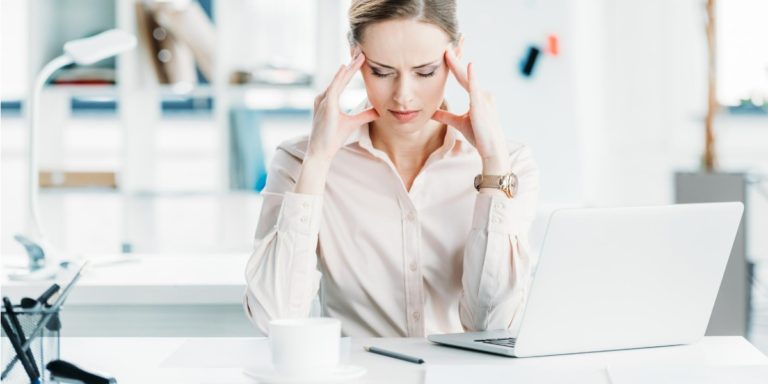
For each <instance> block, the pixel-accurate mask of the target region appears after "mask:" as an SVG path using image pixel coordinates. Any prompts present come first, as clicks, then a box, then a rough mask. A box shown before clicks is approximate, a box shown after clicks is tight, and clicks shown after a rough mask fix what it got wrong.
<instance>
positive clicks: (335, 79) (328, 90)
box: [321, 65, 345, 98]
mask: <svg viewBox="0 0 768 384" xmlns="http://www.w3.org/2000/svg"><path fill="white" fill-rule="evenodd" d="M344 67H345V66H344V65H340V66H339V69H338V70H337V71H336V74H335V75H333V79H332V80H331V83H330V84H328V88H326V89H325V91H323V93H322V94H321V95H322V97H323V98H327V97H328V95H329V94H330V93H331V91H332V89H333V87H334V84H336V83H338V82H339V79H340V78H341V76H342V73H343V72H344Z"/></svg>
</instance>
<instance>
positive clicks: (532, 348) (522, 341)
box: [428, 202, 744, 357]
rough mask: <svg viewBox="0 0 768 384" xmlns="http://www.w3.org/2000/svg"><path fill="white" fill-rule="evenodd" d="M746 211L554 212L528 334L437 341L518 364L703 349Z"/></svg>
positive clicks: (525, 328) (735, 207) (525, 323)
mask: <svg viewBox="0 0 768 384" xmlns="http://www.w3.org/2000/svg"><path fill="white" fill-rule="evenodd" d="M743 210H744V206H743V205H742V203H739V202H729V203H706V204H680V205H670V206H659V207H635V208H597V209H589V208H587V209H563V210H558V211H555V212H554V213H553V214H552V215H551V216H550V219H549V223H548V224H547V229H546V233H545V235H544V240H543V244H542V247H541V254H540V258H539V264H538V267H537V269H536V273H535V277H534V279H533V282H532V284H531V288H530V292H529V296H528V301H527V304H526V308H525V311H524V313H523V317H522V319H521V322H520V327H519V332H518V333H517V334H516V335H514V334H512V333H511V332H510V331H509V330H507V329H502V330H491V331H486V332H467V333H455V334H441V335H430V336H429V337H428V339H429V340H430V341H432V342H434V343H439V344H444V345H448V346H453V347H459V348H466V349H472V350H478V351H484V352H490V353H496V354H500V355H505V356H514V357H528V356H545V355H559V354H568V353H579V352H596V351H609V350H618V349H630V348H643V347H656V346H666V345H679V344H688V343H692V342H695V341H697V340H699V339H700V338H702V337H703V336H704V332H705V330H706V328H707V324H708V323H709V317H710V315H711V314H712V308H713V307H714V303H715V298H716V297H717V292H718V290H719V288H720V282H721V280H722V278H723V273H724V272H725V266H726V264H727V263H728V258H729V255H730V253H731V247H732V246H733V242H734V239H735V237H736V231H737V230H738V228H739V223H740V221H741V217H742V212H743Z"/></svg>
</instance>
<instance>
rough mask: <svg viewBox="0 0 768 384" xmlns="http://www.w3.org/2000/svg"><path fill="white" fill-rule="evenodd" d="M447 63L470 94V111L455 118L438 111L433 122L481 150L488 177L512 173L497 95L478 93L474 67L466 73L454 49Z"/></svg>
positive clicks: (448, 52) (443, 111) (449, 113)
mask: <svg viewBox="0 0 768 384" xmlns="http://www.w3.org/2000/svg"><path fill="white" fill-rule="evenodd" d="M445 62H446V64H447V65H448V68H449V69H450V71H451V73H453V75H454V77H456V80H458V82H459V84H461V86H462V87H463V88H464V89H465V90H466V91H467V93H469V111H467V112H466V113H465V114H463V115H455V114H453V113H451V112H448V111H445V110H441V109H438V110H437V111H435V114H434V115H432V119H433V120H435V121H439V122H441V123H443V124H447V125H450V126H452V127H455V128H456V129H457V130H459V132H461V133H462V134H463V135H464V137H466V138H467V140H469V142H470V143H471V144H472V145H473V146H474V147H475V148H477V151H478V152H479V153H480V157H482V160H483V173H484V174H489V175H502V174H507V173H509V164H508V163H509V162H508V160H507V158H508V156H509V154H508V149H507V140H506V137H505V135H504V131H503V130H502V129H501V125H500V124H499V119H498V113H497V112H496V102H495V100H494V98H493V95H491V94H490V93H488V92H485V91H482V90H480V89H478V87H477V83H476V79H475V76H474V74H473V71H472V63H470V64H469V65H467V70H466V72H465V71H464V69H463V68H462V67H461V66H460V65H461V64H460V63H459V61H458V59H457V58H456V56H455V54H454V52H453V49H451V48H450V47H449V48H448V49H446V51H445Z"/></svg>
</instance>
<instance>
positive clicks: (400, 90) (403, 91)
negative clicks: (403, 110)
mask: <svg viewBox="0 0 768 384" xmlns="http://www.w3.org/2000/svg"><path fill="white" fill-rule="evenodd" d="M408 77H409V76H399V77H398V79H397V84H396V85H395V93H394V97H393V100H394V101H395V103H397V104H398V105H400V106H403V107H408V106H409V105H410V104H411V101H413V97H414V90H413V87H414V84H413V82H412V80H411V79H409V78H408Z"/></svg>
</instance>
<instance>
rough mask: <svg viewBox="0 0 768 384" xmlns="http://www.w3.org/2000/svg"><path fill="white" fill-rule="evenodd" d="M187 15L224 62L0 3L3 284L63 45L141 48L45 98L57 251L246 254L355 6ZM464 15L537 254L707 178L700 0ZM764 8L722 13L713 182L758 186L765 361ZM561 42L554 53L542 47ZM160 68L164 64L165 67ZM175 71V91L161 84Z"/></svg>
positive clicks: (75, 14) (128, 18) (751, 234)
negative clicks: (541, 244)
mask: <svg viewBox="0 0 768 384" xmlns="http://www.w3.org/2000/svg"><path fill="white" fill-rule="evenodd" d="M184 3H185V2H179V4H182V5H183V4H184ZM193 4H196V5H195V6H196V7H197V6H198V4H199V8H198V9H199V10H202V12H203V13H202V14H204V16H205V17H207V20H208V22H210V24H211V27H212V28H213V29H214V30H215V36H208V37H211V38H212V39H213V41H214V42H215V43H214V44H213V45H212V49H206V47H202V48H201V47H195V46H185V44H184V42H183V40H184V39H183V38H181V39H178V40H179V41H176V42H175V43H172V44H171V48H168V47H166V48H168V49H167V51H165V52H164V53H161V51H162V49H160V50H152V49H151V48H150V47H149V45H151V43H152V42H155V43H157V41H155V40H163V41H165V42H166V43H167V37H166V38H163V36H164V35H163V33H164V32H163V28H162V26H160V27H158V28H159V29H158V28H151V29H150V31H151V32H152V33H150V34H149V35H150V36H151V37H150V38H146V37H144V38H142V37H141V36H142V32H146V30H144V31H142V30H141V27H140V25H143V24H141V23H140V22H139V19H140V17H139V16H140V13H141V12H140V11H139V9H140V8H137V6H136V2H135V1H133V0H106V1H105V0H66V1H55V0H34V1H22V0H0V7H2V8H0V12H1V16H0V17H1V19H0V23H1V24H0V28H1V29H0V35H1V36H0V38H1V39H2V47H0V52H1V54H0V58H1V59H0V65H1V66H2V68H1V70H2V78H1V83H0V91H1V92H2V93H1V95H0V96H1V97H2V106H3V109H2V117H1V118H0V123H2V128H1V129H0V134H1V136H0V140H1V141H2V144H1V145H2V165H1V168H0V171H1V172H2V175H1V177H2V179H1V180H0V182H1V189H0V193H2V197H1V200H0V203H1V204H2V206H1V208H2V209H1V211H2V215H0V216H1V217H0V224H1V226H2V227H1V228H0V236H1V237H0V251H1V252H2V259H3V264H4V267H5V268H6V269H8V268H11V269H13V268H16V267H18V266H20V265H23V264H24V262H25V259H24V255H23V252H24V251H23V249H22V248H21V246H20V245H19V244H18V243H16V242H14V241H13V240H12V239H13V235H14V234H16V233H22V232H24V230H25V228H24V226H25V223H26V219H27V215H26V199H27V190H26V172H27V170H26V148H27V139H26V134H27V121H26V120H25V116H24V114H23V113H24V110H23V108H24V105H25V102H24V100H25V98H26V97H27V96H28V93H29V89H30V86H29V84H31V80H32V79H33V77H34V76H35V74H36V73H37V71H38V70H39V69H40V68H42V66H43V65H44V64H45V63H46V62H47V61H48V60H50V59H52V58H53V57H55V56H56V55H57V54H58V53H59V52H60V50H61V46H62V45H63V43H64V42H66V41H68V40H71V39H76V38H81V37H85V36H88V35H91V34H93V33H96V32H100V31H102V30H105V29H109V28H115V27H117V28H123V29H126V30H129V31H131V32H133V33H136V34H137V35H138V36H139V37H140V38H139V47H137V49H135V50H133V51H130V52H128V53H125V54H123V55H121V56H119V57H118V58H116V59H113V60H108V61H106V62H102V63H99V64H98V65H96V66H95V67H96V68H90V69H89V70H86V71H81V72H77V71H75V70H71V69H70V71H63V72H62V73H60V74H59V75H60V76H59V77H58V78H57V77H55V78H54V81H53V83H52V84H50V85H49V86H47V87H46V88H45V90H44V92H43V94H42V100H41V102H42V105H43V109H44V112H43V118H42V120H41V125H40V130H41V132H40V156H41V158H40V166H41V182H42V183H44V187H45V188H43V191H42V194H41V206H40V208H41V216H42V220H43V225H44V228H45V230H46V231H47V233H48V234H49V235H50V238H51V240H52V241H53V242H54V243H55V244H56V245H57V246H59V247H61V248H62V249H64V250H66V251H67V252H70V253H75V254H83V255H89V256H90V257H99V256H100V255H110V254H116V253H132V254H137V255H142V257H158V258H161V257H163V256H164V255H173V257H178V260H187V259H188V260H190V263H194V262H195V260H214V261H212V263H213V264H212V265H216V262H215V259H216V257H222V258H225V257H228V255H233V254H234V255H247V253H248V252H249V250H250V248H251V245H252V237H253V231H254V229H255V226H256V221H257V219H258V215H259V209H260V198H259V195H258V190H259V188H260V186H261V185H263V178H264V176H265V175H264V169H266V167H267V166H268V163H269V159H270V158H271V156H272V154H273V152H274V148H275V146H276V145H277V144H278V143H279V142H280V141H282V140H284V139H286V138H289V137H292V136H295V135H298V134H302V133H308V132H309V129H310V121H311V114H310V113H311V112H310V108H311V103H312V99H313V97H314V95H315V94H316V93H317V92H318V90H319V89H322V88H324V86H325V84H327V82H328V81H329V79H330V76H331V75H332V73H333V71H334V70H335V69H336V68H337V66H338V64H339V63H342V62H346V61H347V60H348V47H347V45H346V40H345V32H346V25H345V24H346V17H345V12H346V9H347V7H348V4H349V1H348V0H288V1H279V2H275V1H269V0H226V1H225V0H206V1H200V2H193ZM458 4H459V22H460V27H461V30H462V32H463V33H464V34H465V39H466V41H465V57H466V58H467V59H469V60H472V61H473V62H474V63H475V64H476V68H477V70H478V74H479V80H480V84H481V85H482V86H483V87H484V88H486V89H488V90H489V91H491V92H493V93H494V95H495V96H496V98H497V102H498V104H499V105H500V106H503V108H500V110H501V111H502V115H501V116H500V118H501V121H502V123H503V125H504V127H505V128H506V129H507V133H508V135H509V136H510V137H514V138H516V139H519V140H522V141H525V142H528V143H529V144H530V145H531V146H532V147H533V149H534V151H535V155H536V158H537V160H538V162H539V165H540V168H541V171H542V192H541V202H542V206H541V214H540V220H538V221H537V223H536V225H535V227H534V230H533V236H534V240H538V239H540V235H541V232H542V224H543V218H546V215H547V213H548V212H551V210H552V209H555V208H557V207H564V206H616V205H654V204H669V203H673V202H675V201H676V185H675V173H676V172H697V171H700V170H701V157H702V153H703V146H704V118H705V115H706V95H707V93H706V91H707V45H706V36H705V33H704V20H705V11H704V4H705V1H704V0H683V1H674V2H670V1H663V0H651V1H628V0H622V1H609V0H516V1H502V0H483V1H471V2H470V1H468V0H459V1H458ZM182 5H179V7H182ZM766 13H768V6H767V5H766V4H765V2H764V1H761V0H738V1H736V0H734V1H721V2H720V3H719V8H718V12H717V20H718V35H717V43H718V51H717V63H718V67H719V68H718V71H719V72H718V73H719V77H718V89H719V94H718V101H719V103H720V104H721V105H722V107H721V108H720V110H719V113H718V115H717V116H716V118H715V133H716V139H717V142H716V149H717V155H718V157H717V165H718V166H717V170H718V171H720V172H738V173H746V174H747V179H746V189H745V194H746V200H747V202H748V203H747V214H746V217H745V220H746V221H745V224H746V225H745V228H746V231H745V236H746V250H745V256H746V261H747V262H748V263H749V264H750V265H754V276H753V274H752V273H748V274H747V275H745V276H744V279H746V281H748V282H750V283H751V284H750V285H749V286H750V287H751V288H750V289H751V293H752V296H751V302H752V304H751V307H752V311H751V319H752V320H751V322H750V326H749V329H748V331H747V332H748V334H747V336H749V337H750V339H751V341H753V342H754V343H755V344H756V345H757V346H758V347H759V348H761V349H762V350H763V351H768V268H766V267H765V264H766V263H765V261H764V260H768V106H767V104H766V103H767V100H768V48H766V47H768V44H766V42H765V36H766V35H768V33H767V32H768V30H767V29H768V27H767V26H766V24H765V23H764V22H762V21H761V20H760V19H759V15H765V14H766ZM160 19H161V23H160V24H163V23H162V18H160ZM197 20H198V21H199V19H197ZM165 22H167V20H166V21H165ZM200 28H203V27H200ZM167 29H173V28H172V27H171V28H167ZM182 30H183V29H182ZM168 32H169V31H167V30H166V31H165V33H168ZM553 37H554V38H555V39H556V41H557V45H558V52H557V54H556V55H553V54H552V53H551V52H549V51H546V48H547V47H548V44H550V42H549V41H550V39H551V38H553ZM531 47H537V48H540V49H541V50H542V54H541V55H540V57H539V58H538V60H537V61H536V65H535V66H534V69H533V72H532V73H531V74H530V75H529V76H526V75H524V74H522V73H521V70H520V63H521V62H522V61H524V60H525V59H526V58H527V55H528V54H529V52H530V48H531ZM209 48H210V47H209ZM163 55H171V59H170V60H167V59H168V58H167V57H166V60H165V61H163V60H162V57H164V56H163ZM201 58H202V59H201ZM205 58H207V59H209V60H211V61H212V62H213V63H214V66H213V69H212V70H211V71H209V72H208V73H206V71H205V69H204V68H201V66H203V63H202V62H201V61H204V60H205ZM158 61H160V62H161V63H160V64H158ZM169 61H170V64H169ZM190 62H194V63H195V65H194V67H193V68H192V70H191V71H190V70H189V68H190V66H189V65H188V63H190ZM185 63H186V66H185ZM158 68H160V69H158ZM163 72H164V73H165V74H166V77H169V78H170V80H169V81H168V82H169V84H159V81H158V79H160V78H161V77H162V76H161V74H162V73H163ZM174 79H175V80H174ZM363 96H364V90H363V89H362V83H361V82H360V81H359V79H358V80H356V81H353V83H352V84H351V86H350V87H349V89H348V90H347V91H346V92H345V95H344V98H343V104H344V105H345V106H347V107H351V106H352V105H354V104H356V103H357V101H359V100H360V99H361V98H362V97H363ZM448 100H449V102H450V104H451V106H452V108H453V109H456V110H463V109H464V108H465V107H466V102H467V100H466V97H465V96H464V95H463V91H462V90H461V89H460V88H459V87H458V86H457V85H456V84H454V83H450V84H449V87H448ZM78 180H80V181H78ZM467 182H470V181H467ZM534 243H535V241H534ZM158 265H162V266H163V267H162V268H167V269H165V270H159V271H157V272H158V275H159V276H160V277H158V280H157V281H158V282H160V283H162V281H163V280H162V276H163V275H165V274H167V275H172V274H173V273H174V272H175V270H176V268H178V267H176V266H174V265H173V264H167V263H166V264H163V263H159V264H158ZM227 265H230V264H227ZM233 265H237V264H236V263H235V264H233ZM237 277H238V278H239V277H240V275H237ZM133 305H139V306H140V305H143V304H142V303H133ZM98 308H99V307H98V306H97V305H95V304H94V305H92V307H90V308H89V309H88V310H89V311H92V312H83V313H91V314H92V313H93V311H98V310H99V309H98ZM133 309H134V310H137V311H138V310H139V309H137V308H133ZM209 309H210V310H209ZM140 310H146V313H150V312H152V309H151V308H150V309H148V307H141V308H140ZM219 310H221V311H228V312H227V313H229V314H230V315H231V316H239V315H240V314H238V311H239V307H237V306H236V305H233V306H229V307H227V308H225V309H222V308H218V307H215V306H210V307H205V306H198V307H196V308H195V309H194V310H190V312H184V313H182V314H181V315H179V316H185V314H186V315H189V316H194V315H195V314H200V313H203V312H201V311H207V312H205V313H206V315H205V316H206V317H200V319H208V320H210V321H215V319H217V313H216V312H215V311H219ZM147 316H149V315H147ZM89 319H91V320H90V321H94V322H95V321H96V320H93V319H96V318H95V317H92V316H85V315H83V316H81V317H80V318H78V321H80V322H85V323H81V325H80V326H81V328H82V329H85V328H88V327H89V326H93V324H87V322H88V321H89ZM148 319H149V317H148ZM208 320H201V321H200V324H197V323H195V322H192V323H191V325H187V329H186V332H188V333H192V334H194V333H195V332H197V329H196V328H195V327H196V326H200V327H201V328H202V327H205V324H203V323H205V321H208ZM243 320H244V319H243ZM246 325H247V324H246ZM238 326H240V327H242V326H244V325H243V324H239V325H238ZM145 327H146V328H147V333H148V334H163V333H162V330H160V331H157V332H155V331H153V330H152V327H153V323H152V322H151V321H149V320H148V321H147V322H146V323H145ZM157 327H158V328H162V326H160V325H158V326H157ZM105 332H108V331H105ZM200 333H201V334H202V333H204V332H203V331H201V332H200Z"/></svg>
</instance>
